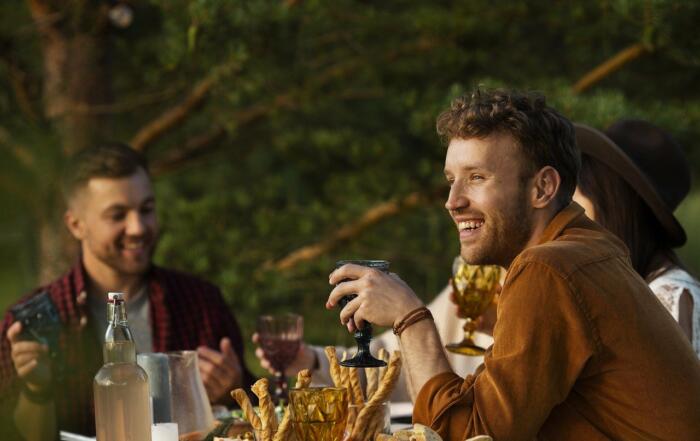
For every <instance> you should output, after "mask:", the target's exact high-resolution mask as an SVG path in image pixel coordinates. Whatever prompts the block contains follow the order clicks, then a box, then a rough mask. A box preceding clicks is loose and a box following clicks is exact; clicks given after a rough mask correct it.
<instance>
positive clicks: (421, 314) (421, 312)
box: [394, 306, 433, 337]
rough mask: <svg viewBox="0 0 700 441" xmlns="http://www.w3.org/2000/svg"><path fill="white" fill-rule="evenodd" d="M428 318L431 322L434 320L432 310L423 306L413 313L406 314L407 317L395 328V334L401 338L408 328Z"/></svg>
mask: <svg viewBox="0 0 700 441" xmlns="http://www.w3.org/2000/svg"><path fill="white" fill-rule="evenodd" d="M428 318H429V319H430V320H433V314H431V312H430V310H429V309H428V308H427V307H425V306H421V307H420V308H417V309H414V310H413V311H411V312H409V313H408V314H406V316H405V317H404V318H402V319H401V321H400V322H399V323H397V324H396V325H395V326H394V334H396V335H397V336H399V337H400V336H401V333H402V332H403V331H404V330H405V329H406V328H408V327H409V326H411V325H413V324H416V323H418V322H419V321H421V320H425V319H428Z"/></svg>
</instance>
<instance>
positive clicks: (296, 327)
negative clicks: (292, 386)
mask: <svg viewBox="0 0 700 441" xmlns="http://www.w3.org/2000/svg"><path fill="white" fill-rule="evenodd" d="M257 332H258V338H259V343H260V348H261V349H262V350H263V353H264V354H265V358H267V360H268V361H269V362H270V365H271V366H272V369H274V370H275V378H276V386H275V399H276V400H277V401H278V402H279V400H281V399H286V397H287V381H286V378H285V375H284V371H285V370H286V369H287V367H288V366H289V365H290V364H291V363H292V362H293V361H294V359H295V358H296V356H297V353H298V352H299V346H300V345H301V339H302V337H303V336H304V318H303V317H302V316H300V315H298V314H282V315H261V316H259V317H258V325H257Z"/></svg>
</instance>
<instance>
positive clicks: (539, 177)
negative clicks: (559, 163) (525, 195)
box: [532, 165, 561, 208]
mask: <svg viewBox="0 0 700 441" xmlns="http://www.w3.org/2000/svg"><path fill="white" fill-rule="evenodd" d="M532 186H533V187H532V207H533V208H545V207H547V206H548V205H549V204H550V203H551V202H552V201H553V200H554V199H555V198H556V196H557V194H558V192H559V187H560V186H561V176H559V172H558V171H557V170H556V169H555V168H554V167H551V166H549V165H548V166H545V167H542V168H541V169H540V170H539V171H538V172H537V173H535V176H533V178H532Z"/></svg>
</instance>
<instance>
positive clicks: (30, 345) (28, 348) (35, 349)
mask: <svg viewBox="0 0 700 441" xmlns="http://www.w3.org/2000/svg"><path fill="white" fill-rule="evenodd" d="M48 352H49V348H48V347H47V346H46V345H44V344H41V343H39V342H36V341H18V342H16V343H13V344H12V357H13V358H14V357H15V356H17V355H19V354H25V353H30V354H37V355H44V354H48Z"/></svg>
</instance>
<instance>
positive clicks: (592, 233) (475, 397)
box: [327, 91, 700, 441]
mask: <svg viewBox="0 0 700 441" xmlns="http://www.w3.org/2000/svg"><path fill="white" fill-rule="evenodd" d="M438 132H439V133H440V134H441V135H443V136H445V137H446V138H447V141H448V142H449V146H448V149H447V155H446V159H445V176H446V178H447V181H448V183H449V185H450V195H449V197H448V200H447V203H446V204H445V207H446V208H447V209H448V211H449V212H450V215H451V216H452V218H453V219H454V221H455V224H456V226H457V229H458V231H459V237H460V243H461V254H462V257H464V258H465V260H466V261H467V262H468V263H471V264H497V265H502V266H504V267H506V268H508V274H507V277H506V281H505V283H504V286H503V290H502V293H501V298H500V301H499V306H498V320H497V322H496V326H495V329H494V344H493V346H492V347H491V348H490V350H489V352H488V353H487V355H486V357H485V359H484V364H483V365H482V366H481V367H480V368H479V370H477V373H476V374H475V375H470V376H468V377H467V378H466V379H463V378H460V377H458V376H457V375H455V374H454V373H453V372H452V371H451V369H450V366H449V364H448V362H447V360H446V358H445V355H444V352H443V349H442V346H441V344H440V339H439V337H438V335H437V332H436V330H435V326H434V323H433V322H432V321H430V320H421V321H418V322H415V323H414V324H412V325H410V326H408V327H406V328H404V330H403V331H402V332H400V335H399V341H400V345H401V349H402V352H403V354H404V363H405V364H406V366H407V369H408V372H409V381H410V384H411V387H412V389H413V391H414V392H415V391H418V395H417V397H416V399H415V408H414V414H413V419H414V421H415V422H419V423H422V424H426V425H429V426H431V427H432V428H433V429H435V430H437V431H438V432H439V433H440V434H441V435H442V436H443V437H444V438H445V439H447V440H455V441H459V440H464V439H465V438H467V437H470V436H474V435H477V434H488V435H491V436H492V437H493V438H494V439H495V440H508V441H512V440H532V439H538V440H557V441H561V440H586V441H595V440H700V362H698V359H697V357H696V356H695V354H694V352H693V350H692V348H691V347H690V344H689V343H688V341H687V339H686V338H684V336H683V334H682V332H681V330H680V328H679V327H678V325H677V323H676V322H675V321H674V320H673V318H672V317H671V316H670V315H669V314H668V313H667V312H666V311H665V310H664V309H663V306H662V305H661V304H660V303H659V302H658V301H657V300H656V298H655V297H654V296H653V294H652V293H651V292H650V291H649V289H648V287H647V285H646V284H645V283H644V281H643V280H642V279H641V278H640V277H639V276H638V275H637V273H636V272H635V271H634V270H633V269H632V267H631V265H630V261H629V257H628V252H627V250H626V248H625V246H624V245H623V244H622V242H620V241H619V240H618V239H617V238H615V237H614V236H613V235H612V234H610V233H609V232H607V231H605V230H604V229H603V228H602V227H600V226H599V225H597V224H596V223H594V222H593V221H591V220H590V219H588V218H587V217H585V215H584V214H583V210H582V209H581V207H580V206H578V205H576V204H575V203H572V202H571V195H572V194H573V191H574V188H575V185H576V177H577V173H578V169H579V167H580V160H579V155H578V150H577V148H576V146H575V140H574V132H573V127H572V126H571V123H570V122H569V121H568V120H567V119H566V118H564V117H563V116H561V115H560V114H558V113H557V112H556V111H554V110H553V109H551V108H549V107H547V106H546V105H545V103H544V99H543V98H542V97H538V96H534V95H519V94H515V93H508V92H502V91H496V92H480V91H477V92H476V93H474V94H473V95H472V96H471V97H465V98H461V99H458V100H456V101H455V102H454V103H453V105H452V108H451V109H449V110H448V111H446V112H444V113H443V114H442V115H441V116H440V117H439V119H438ZM345 279H352V280H350V281H347V282H343V283H341V284H339V285H338V286H337V287H336V288H335V289H334V290H333V291H332V292H331V294H330V297H329V299H328V302H327V307H333V306H335V305H336V304H337V302H338V300H339V299H340V297H342V296H344V295H347V294H350V293H356V294H358V297H357V298H356V299H354V300H353V301H352V302H350V303H349V304H348V305H347V306H346V307H345V308H344V309H343V310H342V312H341V314H340V318H341V322H342V323H344V324H347V326H348V328H349V329H351V330H352V329H354V328H355V326H360V327H361V326H362V323H363V322H364V321H368V322H371V323H375V324H377V325H381V326H395V327H396V326H397V325H399V324H400V323H401V322H402V320H403V319H404V318H405V317H407V316H411V315H412V314H411V313H412V312H413V311H414V310H416V309H417V308H420V307H422V303H421V301H420V300H419V299H418V298H417V296H416V295H415V294H414V293H413V291H412V290H411V289H410V288H409V287H408V286H407V285H406V284H405V283H404V282H403V281H401V280H400V279H399V278H398V277H397V276H395V275H384V274H382V273H380V272H378V271H374V270H372V269H367V268H363V267H357V266H353V265H346V266H344V267H342V268H340V269H338V270H336V271H335V272H333V273H332V274H331V276H330V283H332V284H335V283H339V282H341V281H342V280H345Z"/></svg>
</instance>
